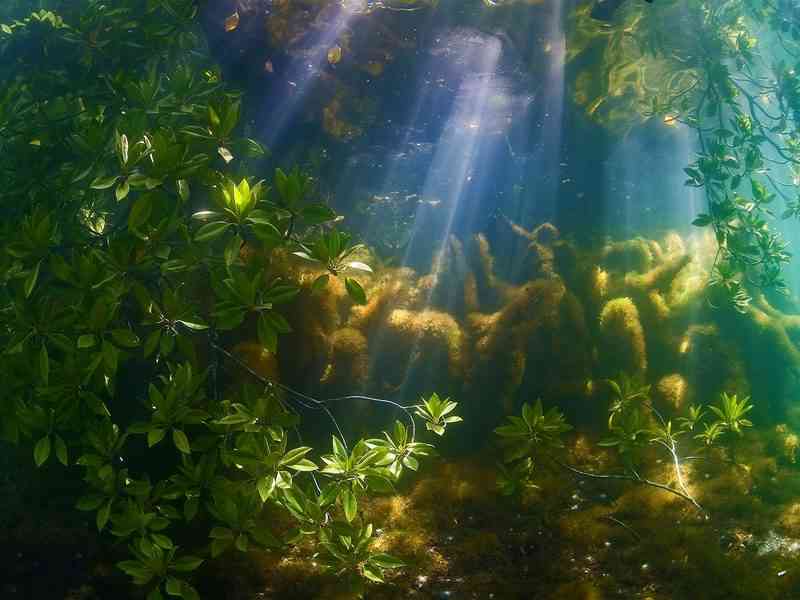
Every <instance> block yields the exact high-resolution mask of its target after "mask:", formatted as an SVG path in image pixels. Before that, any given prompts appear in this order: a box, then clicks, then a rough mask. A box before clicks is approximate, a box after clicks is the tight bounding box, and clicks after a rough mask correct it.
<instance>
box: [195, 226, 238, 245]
mask: <svg viewBox="0 0 800 600" xmlns="http://www.w3.org/2000/svg"><path fill="white" fill-rule="evenodd" d="M229 226H230V225H229V224H228V223H225V222H224V221H215V222H213V223H206V224H205V225H203V226H202V227H201V228H200V229H198V230H197V233H195V235H194V239H195V241H196V242H208V241H211V240H213V239H215V238H218V237H219V236H221V235H222V234H223V233H225V230H227V229H228V227H229Z"/></svg>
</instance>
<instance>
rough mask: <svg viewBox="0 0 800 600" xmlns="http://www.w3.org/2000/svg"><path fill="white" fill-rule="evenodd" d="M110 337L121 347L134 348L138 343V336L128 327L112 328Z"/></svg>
mask: <svg viewBox="0 0 800 600" xmlns="http://www.w3.org/2000/svg"><path fill="white" fill-rule="evenodd" d="M111 339H112V340H114V343H115V344H117V346H122V347H123V348H135V347H136V346H138V345H139V336H137V335H136V334H135V333H133V332H132V331H131V330H130V329H114V330H112V331H111Z"/></svg>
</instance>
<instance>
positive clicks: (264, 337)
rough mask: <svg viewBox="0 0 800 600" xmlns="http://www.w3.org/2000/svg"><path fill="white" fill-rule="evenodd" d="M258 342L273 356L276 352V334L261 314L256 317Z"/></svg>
mask: <svg viewBox="0 0 800 600" xmlns="http://www.w3.org/2000/svg"><path fill="white" fill-rule="evenodd" d="M258 341H259V342H261V345H262V346H264V347H265V348H266V349H267V350H269V351H270V352H272V353H273V354H275V353H277V352H278V332H277V331H276V330H275V328H274V327H273V326H272V325H271V324H270V322H269V321H268V320H267V319H266V318H265V316H264V314H263V313H262V314H260V315H259V316H258Z"/></svg>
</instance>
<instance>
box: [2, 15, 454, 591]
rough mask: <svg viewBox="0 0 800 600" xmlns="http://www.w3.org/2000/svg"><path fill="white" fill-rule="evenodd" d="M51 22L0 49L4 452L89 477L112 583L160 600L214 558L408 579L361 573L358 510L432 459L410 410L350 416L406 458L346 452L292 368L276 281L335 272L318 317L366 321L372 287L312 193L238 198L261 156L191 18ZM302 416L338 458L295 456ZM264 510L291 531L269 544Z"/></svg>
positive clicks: (278, 179)
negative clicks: (323, 430)
mask: <svg viewBox="0 0 800 600" xmlns="http://www.w3.org/2000/svg"><path fill="white" fill-rule="evenodd" d="M54 6H55V7H56V8H57V10H58V11H59V13H58V14H56V13H55V12H53V13H48V12H39V13H35V14H34V15H33V16H31V17H28V18H26V19H23V20H20V21H13V22H12V23H11V25H4V26H3V27H2V28H0V56H2V58H3V60H2V68H0V70H2V75H3V77H4V80H5V81H7V82H9V85H8V86H7V87H6V88H5V90H4V92H3V95H2V98H1V99H0V130H2V131H3V136H2V140H1V141H0V145H1V146H2V158H0V172H2V175H0V179H2V182H3V192H2V200H3V207H4V219H3V224H2V228H1V229H2V231H1V233H2V246H1V252H0V261H1V262H2V272H3V281H2V283H3V285H2V290H0V304H1V306H0V315H1V316H0V329H2V334H1V335H0V345H2V348H3V361H2V364H0V371H2V374H3V377H4V378H6V380H7V382H8V385H7V386H6V387H5V388H4V391H3V393H2V396H1V397H0V415H2V425H3V428H2V433H3V437H4V439H5V440H7V441H10V442H12V443H14V444H18V445H20V446H21V447H23V448H25V449H26V451H27V452H29V456H32V458H33V462H34V463H35V465H36V466H37V467H40V468H43V469H50V468H55V466H54V465H53V463H54V462H58V463H60V465H61V467H62V468H69V469H80V470H81V471H82V472H83V478H84V485H83V490H84V492H83V495H82V496H81V497H80V498H79V499H78V501H77V508H78V509H80V510H83V511H87V512H91V513H93V514H94V522H95V524H96V527H97V529H98V530H99V531H104V532H108V533H109V534H110V535H111V536H113V537H115V538H117V539H118V541H119V542H120V543H121V544H122V545H123V546H124V545H126V544H127V545H128V546H129V548H130V552H131V558H130V559H129V560H123V561H121V562H120V563H119V565H118V566H119V568H120V569H122V570H123V571H124V572H125V573H127V574H129V575H130V576H131V577H132V578H133V581H134V583H136V584H139V585H143V586H146V590H147V596H148V598H149V599H150V600H157V599H159V598H163V597H164V595H170V596H180V597H183V598H197V597H198V593H197V591H196V590H195V587H194V586H193V584H192V583H191V580H192V573H193V572H194V571H196V570H197V568H198V567H199V566H200V565H201V564H203V563H204V561H205V560H207V557H208V556H207V555H209V554H210V557H211V558H214V557H217V556H218V555H221V554H223V553H225V552H228V551H233V550H236V551H240V552H247V551H248V550H250V549H252V548H266V549H271V550H273V551H276V552H286V551H287V549H288V548H291V547H296V546H298V545H302V544H303V543H306V544H308V543H310V545H311V546H312V548H314V549H315V551H318V552H319V553H320V554H319V556H320V560H321V561H323V562H324V564H326V565H327V566H329V567H330V568H331V569H332V570H334V571H335V572H337V573H340V574H341V573H347V574H348V576H354V577H360V578H367V579H370V580H373V581H378V580H380V579H381V577H382V573H383V572H384V571H385V570H386V569H393V568H397V567H398V566H399V565H400V563H399V562H398V561H396V560H395V559H392V558H391V557H389V556H387V555H385V554H382V553H379V552H375V551H374V550H373V549H372V545H373V539H372V533H371V532H372V530H373V526H372V524H370V523H369V522H365V521H364V520H363V518H362V512H363V511H360V510H359V503H361V502H363V500H364V498H365V497H367V496H369V495H373V494H376V493H382V492H384V491H386V490H389V489H391V487H392V485H393V484H394V483H395V482H396V481H397V480H398V478H399V477H400V475H401V473H402V472H403V470H404V468H408V469H410V470H416V468H417V467H418V458H417V457H421V456H425V455H426V454H429V451H428V448H429V447H428V445H426V444H423V443H422V442H419V441H417V438H416V426H415V425H414V423H413V421H414V417H413V415H412V409H413V408H414V407H404V406H402V405H401V404H399V403H397V402H394V401H385V400H382V399H370V398H367V397H346V398H337V400H348V399H350V400H355V399H367V400H368V401H369V400H374V401H376V402H383V403H385V404H388V405H391V406H392V407H394V408H396V409H401V410H403V411H405V414H406V416H407V417H408V418H409V420H410V421H409V422H410V425H409V427H410V428H411V433H410V434H408V433H407V432H406V430H405V429H404V426H397V425H396V426H395V429H394V436H393V437H390V438H389V439H390V440H391V441H392V444H393V445H381V444H372V445H369V444H367V442H366V441H364V440H359V441H356V442H355V443H354V444H353V445H352V447H348V445H347V441H346V440H345V439H344V437H343V436H342V435H341V430H340V429H339V424H338V422H337V421H336V420H335V419H334V418H333V416H332V413H331V411H330V410H329V409H328V408H327V405H326V403H325V402H324V401H321V400H318V399H316V398H313V397H310V396H307V395H305V394H302V393H300V392H298V391H296V390H295V389H294V388H292V387H291V386H289V385H288V384H287V383H286V381H284V380H283V379H282V376H284V373H282V371H284V368H283V367H282V365H281V362H280V361H281V355H282V354H284V348H283V340H285V339H286V337H285V336H287V334H289V333H291V332H292V330H293V328H292V325H291V324H290V321H289V319H288V317H289V316H291V312H292V308H295V310H296V309H297V305H299V304H300V303H301V301H305V297H303V296H301V292H302V291H303V282H302V281H301V278H302V273H303V271H302V269H299V268H298V269H293V268H287V266H286V263H287V258H286V257H287V256H293V257H296V258H298V259H302V260H304V261H306V262H307V263H309V264H310V265H313V266H314V267H315V268H316V269H317V270H318V271H322V272H321V273H319V272H318V273H317V274H316V275H315V278H314V280H313V282H312V283H311V284H310V288H311V290H310V293H311V294H312V295H313V294H314V293H316V294H317V295H320V294H323V293H325V294H327V293H329V289H328V288H335V289H337V290H338V289H339V288H337V285H338V286H340V287H341V290H340V291H341V292H342V295H344V296H346V297H347V298H348V299H349V301H350V303H351V304H352V303H356V304H365V303H366V302H367V297H366V292H365V290H364V287H363V286H362V284H361V283H360V282H359V281H358V280H356V279H355V275H353V276H350V275H351V274H352V273H353V272H357V273H362V274H365V275H367V276H369V275H370V273H371V268H370V267H369V266H368V265H367V264H366V263H364V262H362V261H360V260H356V259H357V258H360V257H361V254H360V251H361V246H359V245H358V244H354V243H353V242H352V241H351V237H350V236H349V235H348V234H346V233H344V232H341V231H339V230H337V229H336V228H335V223H336V222H337V221H338V220H339V219H338V217H337V215H336V214H335V213H334V212H333V211H332V210H331V209H330V208H329V207H328V206H327V204H325V203H324V202H321V201H319V200H318V197H317V195H316V192H315V189H314V185H313V182H312V180H311V179H310V178H308V177H307V176H306V175H304V174H303V173H302V172H300V171H299V170H297V169H293V170H290V171H289V172H284V171H282V170H280V169H278V170H276V171H275V172H274V175H273V177H272V178H271V181H270V182H269V183H267V182H266V181H263V180H255V179H254V178H252V177H250V176H249V174H250V173H252V172H253V170H254V165H255V163H254V162H252V159H257V158H259V157H261V156H263V155H264V152H265V150H264V149H263V148H262V147H261V145H260V144H259V143H258V142H256V141H255V140H253V139H250V138H248V137H246V135H245V129H246V127H245V125H244V123H242V122H241V121H242V119H241V113H242V108H241V97H240V94H239V93H238V92H236V91H235V90H232V89H230V88H227V87H226V86H225V84H224V83H223V82H222V81H221V76H220V74H219V73H218V72H217V70H216V68H215V66H214V65H213V63H212V62H211V61H210V60H209V57H208V56H207V55H206V54H205V53H204V51H203V45H202V43H201V41H200V38H199V37H198V29H197V24H196V14H197V6H196V4H195V3H194V2H193V1H191V0H158V1H155V2H149V3H147V6H144V5H141V3H139V2H135V1H131V2H127V1H125V2H118V3H116V4H115V6H114V7H113V8H111V7H108V6H107V5H104V4H98V3H93V2H89V3H58V2H56V3H54ZM141 48H147V51H148V56H147V60H142V59H141V56H140V51H139V49H141ZM340 278H341V279H342V281H340ZM333 281H336V282H337V283H336V284H334V283H332V282H333ZM300 305H301V306H302V309H303V310H311V309H313V308H314V305H313V304H310V303H306V304H300ZM318 306H319V305H318ZM328 318H330V315H322V316H321V317H320V321H322V320H324V319H328ZM324 333H327V331H325V332H324ZM253 338H255V339H256V340H257V341H254V340H253ZM348 345H349V347H350V350H349V351H348V349H347V346H348ZM354 346H355V353H356V354H358V352H359V347H358V346H359V338H358V336H357V335H356V336H355V337H354V336H353V335H350V336H349V338H348V336H347V335H346V334H340V335H339V336H338V343H337V344H336V345H335V346H334V347H335V348H336V349H338V352H339V356H342V355H346V354H349V355H352V354H353V353H354V350H353V347H354ZM337 364H339V365H340V366H341V364H340V363H338V362H337ZM355 369H357V365H353V366H352V368H351V370H350V372H349V373H347V376H348V377H350V376H355V372H354V370H355ZM455 408H456V403H455V402H452V401H449V400H447V401H442V400H440V399H439V398H438V397H436V396H433V397H431V398H425V399H423V404H421V405H420V406H419V407H418V410H417V414H418V416H419V418H420V419H421V422H422V423H425V424H426V425H427V426H428V429H429V430H431V431H435V432H436V433H438V434H439V435H441V434H442V433H443V432H444V426H445V424H449V423H455V422H457V420H458V417H456V415H455V413H454V412H453V411H454V409H455ZM304 410H312V411H318V414H322V415H327V416H328V417H330V421H329V423H328V424H329V427H330V428H332V429H333V430H334V431H335V432H336V435H335V436H334V438H333V447H332V453H330V454H325V455H322V456H320V457H319V458H314V456H315V453H314V451H313V449H312V447H311V446H306V445H302V443H301V442H299V440H298V439H296V438H295V433H296V432H298V431H299V429H298V426H300V425H301V423H302V421H301V419H300V417H299V413H300V412H301V411H304ZM404 432H405V433H404ZM401 434H402V435H401ZM312 458H313V460H312ZM265 509H270V510H276V511H278V512H280V513H281V514H282V515H283V517H284V519H287V520H288V521H289V522H290V523H292V525H291V527H286V528H283V527H279V526H278V523H277V522H275V523H273V524H271V525H265V524H264V523H263V522H261V521H260V520H259V519H258V516H259V515H260V514H261V513H262V512H263V511H264V510H265ZM198 534H199V536H198ZM198 537H199V539H200V540H201V541H200V542H199V543H198ZM204 538H205V540H206V541H205V543H204V542H203V541H202V540H203V539H204ZM206 548H208V550H206Z"/></svg>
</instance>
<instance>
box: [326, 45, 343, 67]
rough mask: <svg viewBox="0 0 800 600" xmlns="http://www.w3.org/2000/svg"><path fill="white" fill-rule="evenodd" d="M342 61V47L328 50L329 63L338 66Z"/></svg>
mask: <svg viewBox="0 0 800 600" xmlns="http://www.w3.org/2000/svg"><path fill="white" fill-rule="evenodd" d="M341 60H342V47H341V46H334V47H333V48H331V49H330V50H328V62H329V63H330V64H332V65H336V64H338V63H339V61H341Z"/></svg>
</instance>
